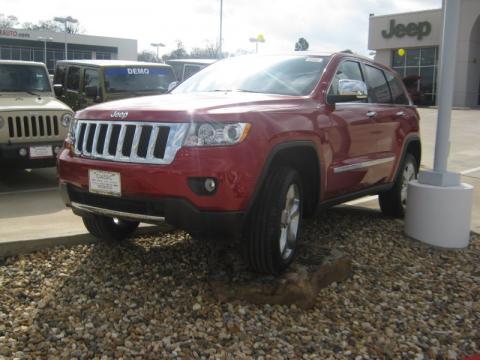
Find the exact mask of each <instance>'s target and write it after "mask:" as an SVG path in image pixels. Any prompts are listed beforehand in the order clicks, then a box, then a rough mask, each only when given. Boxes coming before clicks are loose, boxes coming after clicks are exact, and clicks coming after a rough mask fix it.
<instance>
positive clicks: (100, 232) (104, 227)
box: [82, 215, 139, 242]
mask: <svg viewBox="0 0 480 360" xmlns="http://www.w3.org/2000/svg"><path fill="white" fill-rule="evenodd" d="M82 219H83V224H84V225H85V227H86V228H87V230H88V231H89V232H90V234H92V235H93V236H95V237H96V238H99V239H102V240H105V241H108V242H118V241H122V240H125V239H126V238H128V237H130V236H131V235H132V234H133V232H134V231H135V230H136V229H137V227H138V224H139V222H138V221H129V220H121V219H116V218H111V217H108V216H102V215H89V216H83V217H82Z"/></svg>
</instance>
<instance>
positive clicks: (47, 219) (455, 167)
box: [0, 109, 480, 256]
mask: <svg viewBox="0 0 480 360" xmlns="http://www.w3.org/2000/svg"><path fill="white" fill-rule="evenodd" d="M419 112H420V115H421V118H422V120H421V136H422V143H423V154H422V167H423V168H431V167H432V164H433V153H434V143H435V129H436V113H437V111H436V110H435V109H419ZM479 134H480V110H454V111H453V118H452V130H451V148H450V157H449V170H451V171H456V172H460V173H462V179H463V181H464V182H466V183H469V184H471V185H473V186H474V187H475V205H474V211H473V214H472V226H471V228H472V230H473V231H475V232H478V233H480V142H479V141H478V136H479ZM348 205H349V206H355V207H364V208H369V209H378V202H377V199H376V197H366V198H362V199H358V200H355V201H352V202H350V203H348ZM86 241H94V239H93V237H91V236H90V235H88V234H87V232H86V230H85V228H84V226H83V223H82V221H81V218H79V217H78V216H75V215H73V214H72V212H71V210H69V209H66V208H65V207H64V205H63V203H62V201H61V199H60V195H59V192H58V189H57V176H56V169H55V168H48V169H33V170H17V171H10V170H8V171H6V170H5V169H1V171H0V256H2V255H8V254H12V253H15V252H22V251H31V250H33V249H37V248H41V247H44V246H51V245H53V244H73V243H77V242H86Z"/></svg>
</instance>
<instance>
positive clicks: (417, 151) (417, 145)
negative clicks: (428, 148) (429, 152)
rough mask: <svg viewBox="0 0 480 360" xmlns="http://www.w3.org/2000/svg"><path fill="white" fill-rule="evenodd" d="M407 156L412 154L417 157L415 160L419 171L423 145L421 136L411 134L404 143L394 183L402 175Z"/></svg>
mask: <svg viewBox="0 0 480 360" xmlns="http://www.w3.org/2000/svg"><path fill="white" fill-rule="evenodd" d="M407 154H412V155H413V156H414V157H415V160H416V161H417V170H419V169H420V162H421V160H422V143H421V141H420V136H419V135H417V134H411V135H409V136H408V137H407V138H406V139H405V141H404V142H403V147H402V153H401V157H400V158H399V159H398V161H397V165H396V169H395V176H394V178H393V181H395V179H397V177H398V176H399V175H400V171H401V164H402V163H403V160H404V159H405V156H406V155H407Z"/></svg>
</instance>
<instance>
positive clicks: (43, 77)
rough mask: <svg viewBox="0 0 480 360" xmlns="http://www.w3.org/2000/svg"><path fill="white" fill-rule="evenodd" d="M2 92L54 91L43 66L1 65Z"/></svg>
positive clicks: (0, 81)
mask: <svg viewBox="0 0 480 360" xmlns="http://www.w3.org/2000/svg"><path fill="white" fill-rule="evenodd" d="M0 91H4V92H9V91H11V92H31V91H52V89H51V87H50V81H49V80H48V75H47V72H46V70H45V68H44V67H43V66H39V65H18V64H0Z"/></svg>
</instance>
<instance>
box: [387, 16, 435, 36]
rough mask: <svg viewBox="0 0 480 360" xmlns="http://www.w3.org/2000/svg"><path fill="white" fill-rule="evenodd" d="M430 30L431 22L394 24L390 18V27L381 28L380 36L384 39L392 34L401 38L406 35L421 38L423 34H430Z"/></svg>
mask: <svg viewBox="0 0 480 360" xmlns="http://www.w3.org/2000/svg"><path fill="white" fill-rule="evenodd" d="M431 32H432V24H431V23H430V22H428V21H422V22H419V23H413V22H411V23H409V24H407V25H404V24H395V20H394V19H392V20H390V29H389V30H388V31H387V30H383V31H382V36H383V37H384V38H385V39H390V38H392V37H394V36H396V37H399V38H402V37H404V36H405V35H407V36H412V37H413V36H416V37H417V39H418V40H422V39H423V38H424V37H425V36H428V35H430V33H431Z"/></svg>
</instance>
